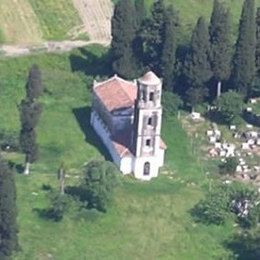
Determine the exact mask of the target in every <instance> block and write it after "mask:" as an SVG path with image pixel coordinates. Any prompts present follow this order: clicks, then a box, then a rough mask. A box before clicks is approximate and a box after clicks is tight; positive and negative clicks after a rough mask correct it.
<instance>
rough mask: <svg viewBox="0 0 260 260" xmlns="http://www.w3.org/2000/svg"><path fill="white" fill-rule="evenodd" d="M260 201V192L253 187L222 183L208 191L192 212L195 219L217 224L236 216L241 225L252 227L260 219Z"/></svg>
mask: <svg viewBox="0 0 260 260" xmlns="http://www.w3.org/2000/svg"><path fill="white" fill-rule="evenodd" d="M259 201H260V198H259V194H258V193H257V192H256V191H255V190H254V189H253V188H251V187H248V186H246V185H242V184H238V183H233V184H231V185H223V184H222V185H217V186H214V187H213V189H212V191H211V192H207V194H206V196H205V199H203V200H201V201H199V203H197V205H195V207H194V208H193V209H192V210H191V214H192V216H193V218H194V220H195V221H198V222H202V223H205V224H216V225H220V224H223V223H224V222H225V221H226V219H228V218H231V217H235V219H236V220H237V222H238V223H239V224H240V226H241V227H244V228H251V227H254V226H256V225H257V223H259V220H260V205H259V204H258V203H259Z"/></svg>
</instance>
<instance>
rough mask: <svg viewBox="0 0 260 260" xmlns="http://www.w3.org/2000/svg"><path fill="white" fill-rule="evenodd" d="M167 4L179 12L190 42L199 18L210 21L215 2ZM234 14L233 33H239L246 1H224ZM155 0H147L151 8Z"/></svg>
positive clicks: (259, 0)
mask: <svg viewBox="0 0 260 260" xmlns="http://www.w3.org/2000/svg"><path fill="white" fill-rule="evenodd" d="M165 2H166V3H167V4H173V6H174V8H175V9H176V10H177V11H178V12H179V18H180V23H181V25H182V30H181V33H182V37H183V39H184V40H185V41H187V40H189V38H190V33H191V31H192V30H193V28H194V26H195V24H196V21H197V19H198V17H200V16H204V17H205V18H206V19H208V20H209V18H210V15H211V12H212V7H213V2H214V0H185V1H184V0H165ZM222 2H224V3H225V5H226V6H227V8H229V9H230V11H231V14H232V23H233V32H234V34H235V33H236V31H237V28H238V23H239V18H240V15H241V9H242V4H243V2H244V0H223V1H222ZM152 3H153V0H146V4H147V7H148V8H149V7H150V6H151V4H152ZM255 5H256V7H259V6H260V0H256V1H255Z"/></svg>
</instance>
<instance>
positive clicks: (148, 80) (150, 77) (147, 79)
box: [138, 71, 161, 85]
mask: <svg viewBox="0 0 260 260" xmlns="http://www.w3.org/2000/svg"><path fill="white" fill-rule="evenodd" d="M138 81H139V82H140V83H142V84H144V85H158V84H160V83H161V80H160V79H159V78H158V77H157V76H156V75H155V74H154V73H153V72H152V71H148V72H147V73H145V74H144V75H143V76H142V77H141V78H139V79H138Z"/></svg>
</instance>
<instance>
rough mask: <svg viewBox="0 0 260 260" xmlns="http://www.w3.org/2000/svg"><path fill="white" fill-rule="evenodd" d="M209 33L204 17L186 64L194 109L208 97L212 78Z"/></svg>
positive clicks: (192, 42)
mask: <svg viewBox="0 0 260 260" xmlns="http://www.w3.org/2000/svg"><path fill="white" fill-rule="evenodd" d="M209 55H210V44H209V33H208V29H207V26H206V22H205V20H204V18H203V17H200V18H199V19H198V22H197V25H196V27H195V29H194V31H193V34H192V38H191V47H190V52H189V53H188V55H187V57H186V60H185V62H184V74H185V76H186V78H187V82H188V84H189V86H190V88H191V89H190V90H188V92H187V94H188V101H189V103H190V104H191V105H192V108H193V107H194V106H196V105H197V104H198V103H199V102H201V101H202V100H203V98H204V97H205V96H206V95H207V93H208V91H207V89H205V84H206V83H207V82H208V80H209V79H210V78H211V76H212V72H211V68H210V62H209Z"/></svg>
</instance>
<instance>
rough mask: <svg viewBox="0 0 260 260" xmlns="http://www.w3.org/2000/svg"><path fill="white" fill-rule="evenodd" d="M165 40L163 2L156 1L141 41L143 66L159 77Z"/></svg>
mask: <svg viewBox="0 0 260 260" xmlns="http://www.w3.org/2000/svg"><path fill="white" fill-rule="evenodd" d="M164 39H165V6H164V0H156V1H155V2H154V4H153V6H152V9H151V17H150V18H149V19H147V20H146V21H145V23H144V26H143V30H142V41H143V51H144V61H143V63H144V65H145V66H147V67H149V68H150V69H152V70H153V71H154V72H155V73H157V74H158V75H161V67H160V66H161V57H162V49H163V44H164Z"/></svg>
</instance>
